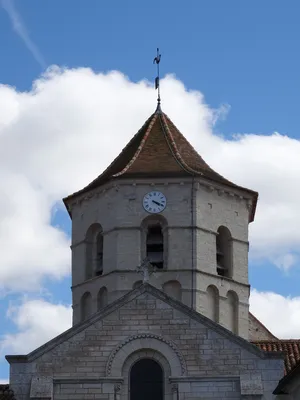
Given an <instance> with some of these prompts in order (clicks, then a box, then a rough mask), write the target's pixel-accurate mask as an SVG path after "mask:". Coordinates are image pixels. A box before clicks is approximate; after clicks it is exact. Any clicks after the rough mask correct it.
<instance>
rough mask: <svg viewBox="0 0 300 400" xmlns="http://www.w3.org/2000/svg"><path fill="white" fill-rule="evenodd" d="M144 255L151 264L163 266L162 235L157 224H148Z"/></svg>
mask: <svg viewBox="0 0 300 400" xmlns="http://www.w3.org/2000/svg"><path fill="white" fill-rule="evenodd" d="M146 252H147V254H146V256H147V258H148V259H149V261H150V262H151V264H152V265H153V266H155V267H156V268H159V269H162V268H163V267H164V236H163V233H162V228H161V226H160V225H159V224H156V225H150V226H149V227H148V231H147V240H146Z"/></svg>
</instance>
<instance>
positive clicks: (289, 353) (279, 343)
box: [252, 339, 300, 375]
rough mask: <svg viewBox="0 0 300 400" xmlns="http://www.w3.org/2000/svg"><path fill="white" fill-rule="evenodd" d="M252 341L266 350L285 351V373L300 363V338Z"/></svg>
mask: <svg viewBox="0 0 300 400" xmlns="http://www.w3.org/2000/svg"><path fill="white" fill-rule="evenodd" d="M252 343H253V344H255V345H256V346H257V347H259V348H260V349H261V350H264V351H283V352H285V354H286V356H285V360H284V366H285V371H284V374H285V375H286V374H288V373H289V372H291V371H292V370H293V369H294V368H295V367H296V366H297V365H298V364H299V363H300V339H290V340H260V341H256V342H252Z"/></svg>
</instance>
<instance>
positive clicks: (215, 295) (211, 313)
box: [206, 285, 219, 322]
mask: <svg viewBox="0 0 300 400" xmlns="http://www.w3.org/2000/svg"><path fill="white" fill-rule="evenodd" d="M206 297H207V313H208V314H207V316H208V318H210V319H211V320H212V321H215V322H219V291H218V289H217V288H216V287H215V286H213V285H210V286H208V288H207V289H206Z"/></svg>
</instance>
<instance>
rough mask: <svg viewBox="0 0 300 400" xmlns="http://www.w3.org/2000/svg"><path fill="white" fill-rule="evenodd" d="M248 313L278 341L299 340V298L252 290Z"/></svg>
mask: <svg viewBox="0 0 300 400" xmlns="http://www.w3.org/2000/svg"><path fill="white" fill-rule="evenodd" d="M250 311H251V312H252V313H253V314H254V315H255V316H256V318H258V319H259V320H260V321H261V322H262V323H263V324H264V325H265V326H266V327H267V328H268V329H269V330H270V331H271V332H272V333H273V334H274V335H275V336H277V337H278V338H280V339H291V338H294V339H299V336H300V297H284V296H281V295H280V294H277V293H272V292H258V291H257V290H252V292H251V296H250Z"/></svg>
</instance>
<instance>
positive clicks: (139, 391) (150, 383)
mask: <svg viewBox="0 0 300 400" xmlns="http://www.w3.org/2000/svg"><path fill="white" fill-rule="evenodd" d="M163 381H164V378H163V370H162V368H161V366H160V365H159V364H158V363H157V362H156V361H154V360H152V359H150V358H142V359H141V360H139V361H137V362H136V363H135V364H134V365H133V366H132V368H131V371H130V386H129V387H130V397H129V400H141V399H143V400H154V399H155V400H163V395H164V383H163Z"/></svg>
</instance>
